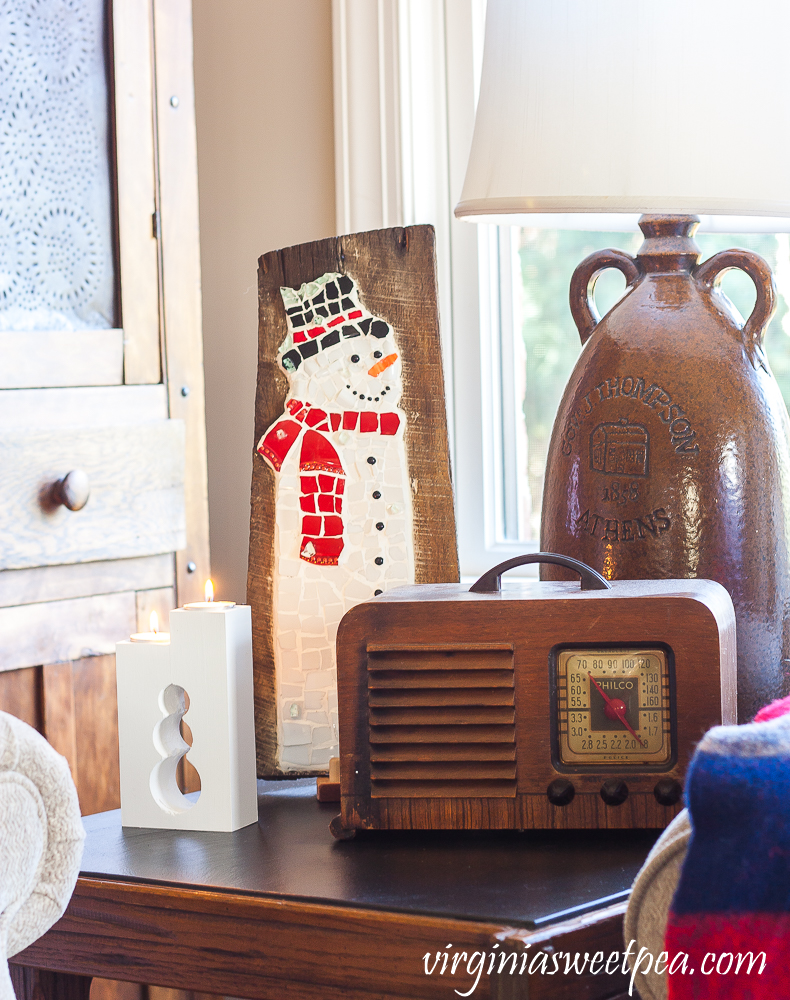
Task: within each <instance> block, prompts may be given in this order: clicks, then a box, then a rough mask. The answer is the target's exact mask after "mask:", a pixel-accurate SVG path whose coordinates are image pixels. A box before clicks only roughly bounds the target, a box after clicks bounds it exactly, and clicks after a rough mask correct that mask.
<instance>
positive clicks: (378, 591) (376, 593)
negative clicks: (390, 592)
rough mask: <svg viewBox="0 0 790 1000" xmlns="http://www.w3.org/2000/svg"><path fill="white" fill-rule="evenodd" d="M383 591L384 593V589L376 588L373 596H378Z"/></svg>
mask: <svg viewBox="0 0 790 1000" xmlns="http://www.w3.org/2000/svg"><path fill="white" fill-rule="evenodd" d="M383 593H384V591H383V590H374V591H373V596H374V597H378V596H379V594H383Z"/></svg>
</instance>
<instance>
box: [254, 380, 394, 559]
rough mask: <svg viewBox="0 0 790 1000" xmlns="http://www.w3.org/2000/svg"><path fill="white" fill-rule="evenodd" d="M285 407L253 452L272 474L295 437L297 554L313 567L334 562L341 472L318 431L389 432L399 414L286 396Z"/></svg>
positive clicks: (339, 539)
mask: <svg viewBox="0 0 790 1000" xmlns="http://www.w3.org/2000/svg"><path fill="white" fill-rule="evenodd" d="M285 408H286V409H287V410H288V411H289V413H290V414H291V418H288V417H281V418H280V419H279V420H277V421H275V423H273V424H272V426H271V427H270V428H269V430H268V431H267V432H266V433H265V434H264V435H263V437H262V438H261V440H260V441H259V443H258V447H257V449H256V450H257V452H258V454H259V455H261V456H262V457H263V458H264V459H265V460H266V461H267V462H268V463H269V465H271V467H272V468H273V469H274V470H275V472H279V471H280V470H281V468H282V464H283V462H284V461H285V457H286V455H287V454H288V453H289V452H290V450H291V448H292V447H293V446H294V444H295V443H296V440H297V439H298V438H299V437H300V435H301V437H302V448H301V452H300V454H299V472H300V476H299V484H300V494H301V495H300V497H299V505H300V507H301V509H302V541H301V545H300V547H299V555H300V557H301V558H302V559H304V560H305V561H306V562H310V563H314V564H316V565H319V566H337V563H338V559H339V558H340V553H341V552H342V551H343V518H342V516H341V515H342V511H343V491H344V489H345V485H346V475H345V472H344V471H343V466H342V464H341V462H340V457H339V456H338V454H337V451H336V450H335V448H334V446H333V445H332V443H331V441H329V440H328V439H327V438H326V437H325V436H324V435H325V434H326V433H329V432H331V431H337V430H341V429H342V430H349V431H356V432H357V433H362V434H383V435H388V436H391V435H394V434H396V433H397V431H398V428H399V426H400V417H399V416H398V414H397V413H376V412H371V411H355V410H344V411H342V412H341V413H331V412H327V411H326V410H321V409H319V408H318V407H316V406H313V405H312V404H310V403H302V402H300V401H299V400H298V399H289V400H288V401H287V402H286V404H285ZM304 473H318V475H304Z"/></svg>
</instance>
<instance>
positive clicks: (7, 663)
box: [0, 591, 136, 671]
mask: <svg viewBox="0 0 790 1000" xmlns="http://www.w3.org/2000/svg"><path fill="white" fill-rule="evenodd" d="M135 629H136V611H135V595H134V592H133V591H130V592H128V593H121V594H102V595H100V596H97V597H78V598H75V599H74V600H70V601H48V602H46V603H44V604H22V605H20V606H18V607H10V608H2V609H0V671H2V670H15V669H16V668H18V667H32V666H37V665H39V664H41V663H51V662H55V661H56V660H78V659H80V658H82V657H84V656H91V655H96V654H103V653H114V652H115V643H116V642H118V639H119V637H120V638H126V637H128V636H130V635H131V634H132V632H134V631H135Z"/></svg>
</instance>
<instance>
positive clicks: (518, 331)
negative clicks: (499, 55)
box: [333, 0, 790, 577]
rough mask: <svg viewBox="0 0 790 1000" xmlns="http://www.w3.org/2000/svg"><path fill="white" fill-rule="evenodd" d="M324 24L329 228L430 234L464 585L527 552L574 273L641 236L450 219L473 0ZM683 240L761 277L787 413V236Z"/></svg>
mask: <svg viewBox="0 0 790 1000" xmlns="http://www.w3.org/2000/svg"><path fill="white" fill-rule="evenodd" d="M333 13H334V26H333V31H334V45H335V128H336V150H337V159H336V185H337V193H338V219H339V220H341V221H340V222H339V225H340V226H341V230H340V231H341V232H355V231H359V230H362V229H368V228H376V227H379V226H392V225H409V224H413V223H418V222H431V223H433V224H434V226H435V227H436V231H437V258H438V270H439V290H440V309H441V324H442V335H443V339H444V357H445V379H446V382H447V402H448V411H449V412H448V417H449V423H450V434H451V442H452V453H453V480H454V484H455V497H456V523H457V526H458V543H459V555H460V559H461V572H462V575H463V576H465V577H475V576H477V575H480V574H481V573H483V572H484V571H485V570H486V569H488V568H490V567H491V566H493V565H494V564H496V563H497V562H501V561H502V560H504V559H507V558H509V557H511V556H514V555H517V554H519V553H522V552H525V551H536V550H537V548H538V539H539V527H540V504H541V493H542V485H543V470H544V467H545V458H546V451H547V448H548V442H549V437H550V434H551V428H552V424H553V421H554V414H555V412H556V409H557V406H558V404H559V400H560V397H561V395H562V390H563V388H564V386H565V383H566V381H567V378H568V376H569V374H570V371H571V369H572V368H573V365H574V363H575V361H576V357H577V356H578V353H579V349H580V343H579V337H578V333H577V332H576V329H575V327H574V324H573V320H572V318H571V315H570V311H569V308H568V286H569V283H570V278H571V275H572V273H573V270H574V268H575V267H576V266H577V265H578V264H579V263H580V262H581V261H582V260H583V259H584V257H585V256H586V255H587V254H588V253H590V252H592V251H593V250H596V249H600V248H603V247H608V246H616V247H619V248H620V249H622V250H625V251H627V252H629V253H632V254H633V253H635V252H636V250H637V249H638V247H639V245H640V243H641V240H642V237H641V233H640V232H639V230H638V229H637V228H636V226H634V227H633V228H632V229H630V230H629V231H626V232H622V233H613V232H605V233H596V232H581V231H570V230H549V229H536V228H522V229H518V228H510V227H507V228H506V227H499V228H497V227H492V226H484V225H474V224H470V223H468V222H460V221H458V220H456V219H455V218H454V217H453V215H452V211H453V208H454V207H455V204H456V203H457V201H458V198H459V196H460V192H461V187H462V184H463V179H464V174H465V172H466V163H467V158H468V154H469V147H470V144H471V138H472V130H473V126H474V109H475V101H476V88H477V82H478V80H479V71H480V65H481V57H482V43H483V33H484V21H485V0H381V2H380V3H379V4H378V5H377V6H376V7H375V8H374V6H373V5H371V4H360V3H359V2H358V0H333ZM350 53H354V54H355V56H354V59H351V58H350V55H349V54H350ZM698 243H699V245H700V248H701V250H702V255H703V259H704V258H707V257H709V256H711V255H712V254H713V253H717V252H718V251H719V250H722V249H726V248H728V247H731V246H743V247H746V248H747V249H751V250H754V251H756V252H757V253H759V254H761V255H762V256H764V257H765V258H766V259H767V260H768V262H769V264H770V265H771V267H772V268H773V270H774V275H775V278H776V282H777V288H778V292H779V308H778V309H777V312H776V315H775V317H774V319H773V321H772V323H771V326H770V329H769V331H768V335H767V338H766V344H767V352H768V357H769V360H770V362H771V365H772V368H773V371H774V374H775V375H776V377H777V381H778V382H779V385H780V388H781V389H782V392H783V394H784V396H785V400H786V401H788V402H790V236H789V235H788V234H778V235H777V234H754V235H736V236H732V235H727V234H721V233H715V234H713V233H712V234H708V235H702V236H700V237H698ZM623 289H624V282H623V278H622V276H621V275H620V274H619V272H616V271H608V272H605V273H604V274H603V275H602V277H601V278H600V280H599V282H598V284H597V286H596V301H597V303H598V307H599V311H600V312H601V313H602V314H604V313H605V312H606V311H608V309H609V308H611V306H612V305H613V304H614V303H615V302H616V301H617V299H618V298H619V297H620V296H621V295H622V292H623ZM724 290H725V292H726V293H727V294H728V295H729V296H730V297H731V298H732V300H733V302H734V303H735V305H736V306H737V308H738V309H739V311H740V312H741V314H742V315H744V316H746V315H748V314H749V312H750V311H751V308H752V304H753V302H754V289H753V286H752V283H751V280H750V279H749V278H748V277H747V276H746V275H745V274H743V273H741V272H737V271H733V272H729V273H728V274H727V275H726V276H725V279H724ZM523 572H524V573H525V574H528V575H534V574H535V573H536V572H537V570H536V568H535V567H525V569H524V570H523Z"/></svg>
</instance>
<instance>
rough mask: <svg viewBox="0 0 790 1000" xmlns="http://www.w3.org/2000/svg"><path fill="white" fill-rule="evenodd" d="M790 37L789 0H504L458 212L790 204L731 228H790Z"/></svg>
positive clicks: (716, 209)
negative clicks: (789, 54) (789, 58)
mask: <svg viewBox="0 0 790 1000" xmlns="http://www.w3.org/2000/svg"><path fill="white" fill-rule="evenodd" d="M788 51H790V2H788V0H751V2H750V3H745V2H744V0H661V3H655V2H651V0H488V10H487V15H486V35H485V48H484V55H483V74H482V80H481V85H480V100H479V104H478V108H477V117H476V120H475V130H474V138H473V141H472V149H471V153H470V156H469V165H468V168H467V173H466V180H465V182H464V187H463V193H462V195H461V200H460V202H459V204H458V206H457V207H456V210H455V214H456V215H457V216H458V217H459V218H464V217H467V218H473V219H475V220H476V221H480V222H494V223H499V224H501V223H503V222H521V223H528V222H529V217H531V216H532V215H533V214H534V213H554V214H555V220H556V218H557V215H556V213H606V214H611V213H640V212H658V213H681V214H689V213H694V214H704V215H714V216H719V215H723V216H770V217H783V218H782V219H781V222H779V221H776V222H774V221H773V220H772V222H771V223H770V224H769V225H766V220H760V222H762V224H760V222H758V220H757V219H753V220H752V222H751V223H748V222H747V223H746V225H743V224H740V225H738V223H737V222H736V221H735V220H727V224H726V228H728V229H730V230H732V229H733V228H736V227H737V228H740V229H744V228H746V229H753V230H754V229H758V228H759V229H764V228H775V229H787V228H788V220H790V70H788V55H787V53H788ZM535 221H537V220H535ZM569 221H570V220H569ZM591 221H592V220H590V222H591ZM623 221H624V225H622V226H616V228H623V229H625V228H630V225H629V223H626V222H625V220H623ZM629 222H630V220H629ZM720 222H721V223H723V222H724V220H720ZM555 224H556V221H555ZM589 225H590V223H588V227H589ZM595 228H614V226H613V225H612V221H611V219H610V220H608V225H597V224H596V225H595ZM716 228H719V229H721V228H725V227H724V226H722V225H721V224H720V225H718V226H716Z"/></svg>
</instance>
